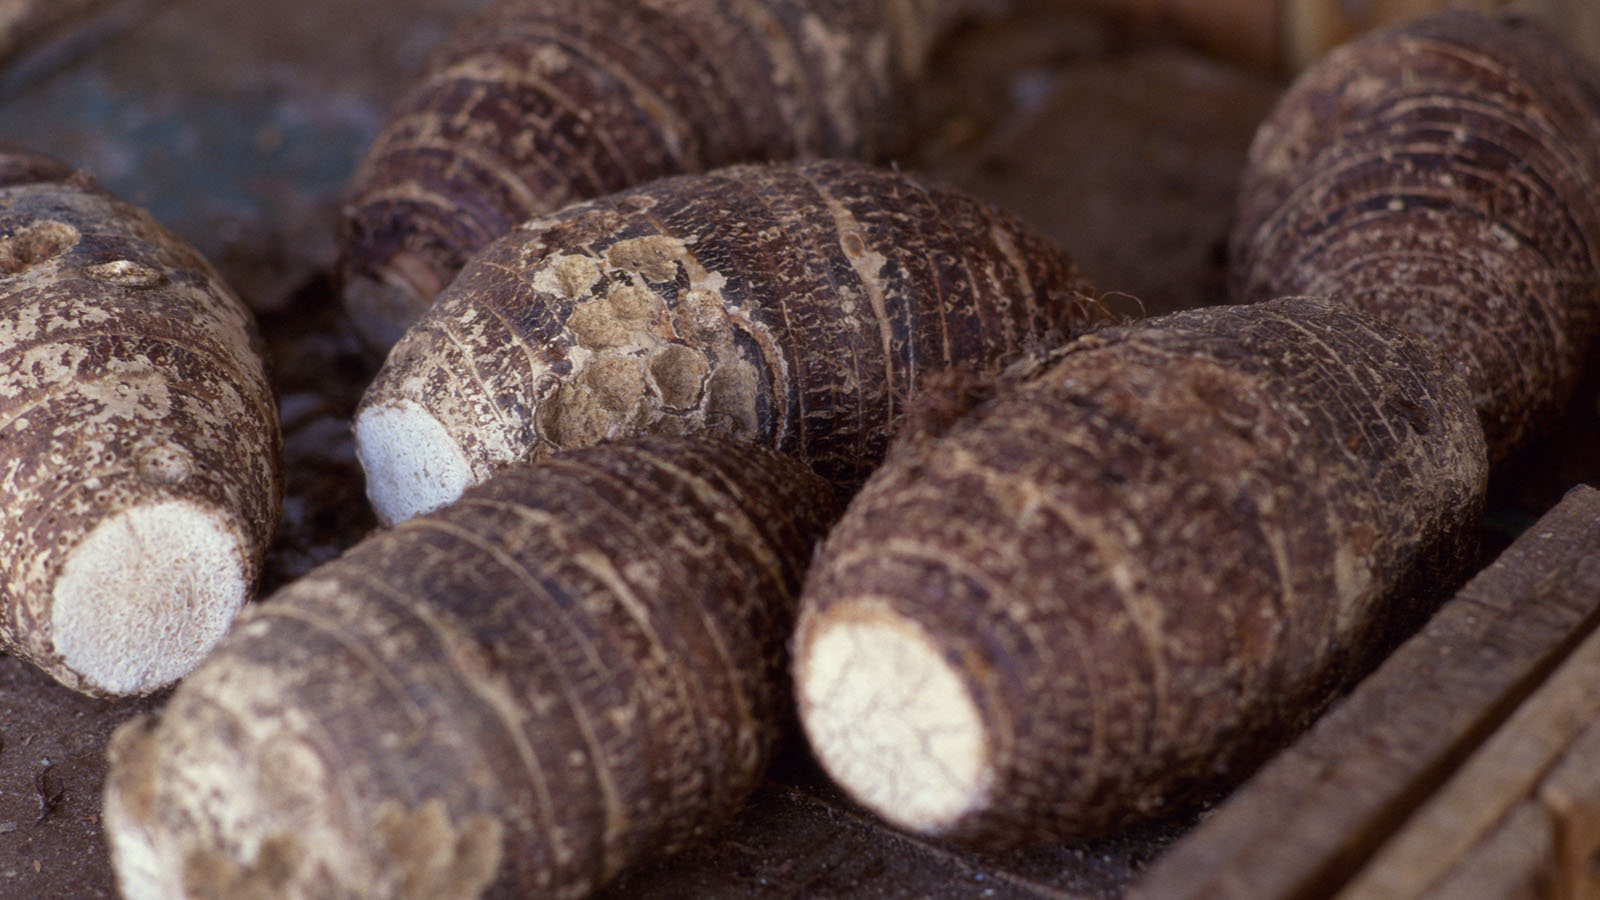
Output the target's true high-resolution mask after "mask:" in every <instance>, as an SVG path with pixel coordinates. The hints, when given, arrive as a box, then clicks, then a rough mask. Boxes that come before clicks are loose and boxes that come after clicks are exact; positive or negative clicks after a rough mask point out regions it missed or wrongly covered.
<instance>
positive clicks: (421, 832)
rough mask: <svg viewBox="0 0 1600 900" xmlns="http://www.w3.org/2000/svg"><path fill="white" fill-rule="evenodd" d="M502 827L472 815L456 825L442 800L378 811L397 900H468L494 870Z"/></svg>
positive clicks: (497, 867)
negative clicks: (413, 806)
mask: <svg viewBox="0 0 1600 900" xmlns="http://www.w3.org/2000/svg"><path fill="white" fill-rule="evenodd" d="M503 831H504V828H503V826H502V825H501V824H500V822H499V821H498V820H496V819H495V818H494V817H492V816H489V815H486V814H484V813H474V814H472V815H469V816H467V817H465V818H464V819H463V820H462V822H461V824H460V825H459V827H458V826H456V825H454V824H452V823H451V821H450V812H449V810H448V809H446V808H445V804H444V801H443V800H440V799H438V798H435V799H433V800H429V801H428V802H427V803H424V804H423V805H422V806H420V807H418V808H416V809H414V810H412V811H411V812H409V813H408V812H405V811H404V810H402V809H401V808H400V806H399V805H398V804H396V803H393V802H390V803H386V804H384V807H383V809H382V810H381V811H380V812H379V814H378V834H379V836H380V838H381V839H382V841H383V846H384V849H385V850H386V851H387V852H388V855H389V857H390V859H391V861H392V869H391V871H392V872H394V873H395V874H396V877H397V878H398V881H399V883H398V884H397V885H395V887H396V888H397V890H396V891H395V893H394V896H396V897H398V898H400V900H474V898H476V897H478V896H479V895H480V894H482V893H483V891H484V889H485V888H487V887H488V886H489V884H490V883H491V882H493V881H494V877H495V874H496V873H497V872H498V871H499V870H500V861H501V857H502V851H501V846H500V845H501V835H502V833H503Z"/></svg>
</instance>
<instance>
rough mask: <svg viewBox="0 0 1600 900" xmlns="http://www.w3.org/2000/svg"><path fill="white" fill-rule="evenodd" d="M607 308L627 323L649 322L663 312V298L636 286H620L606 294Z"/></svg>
mask: <svg viewBox="0 0 1600 900" xmlns="http://www.w3.org/2000/svg"><path fill="white" fill-rule="evenodd" d="M605 303H606V307H607V308H608V309H609V310H610V311H611V314H612V315H613V316H616V317H617V318H618V319H621V320H623V321H626V322H641V321H649V320H651V319H654V318H655V317H656V313H658V312H659V311H660V310H661V306H662V303H661V298H660V297H659V296H657V295H656V293H655V292H654V291H651V290H649V289H647V288H643V287H640V286H639V285H636V284H619V285H616V286H614V287H613V288H611V290H609V291H607V292H606V297H605Z"/></svg>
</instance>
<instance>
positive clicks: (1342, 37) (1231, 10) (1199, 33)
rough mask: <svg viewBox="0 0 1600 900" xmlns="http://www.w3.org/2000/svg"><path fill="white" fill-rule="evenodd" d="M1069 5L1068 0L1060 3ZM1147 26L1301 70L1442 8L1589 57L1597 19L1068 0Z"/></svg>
mask: <svg viewBox="0 0 1600 900" xmlns="http://www.w3.org/2000/svg"><path fill="white" fill-rule="evenodd" d="M1062 2H1067V0H1062ZM1073 2H1087V3H1088V5H1090V6H1094V7H1096V8H1099V9H1103V10H1105V11H1106V12H1109V13H1111V14H1113V15H1116V16H1117V17H1119V18H1121V19H1124V20H1127V21H1130V22H1131V23H1132V24H1134V25H1136V26H1140V27H1144V28H1155V29H1159V30H1163V31H1169V32H1172V33H1175V34H1178V35H1180V36H1182V37H1184V38H1185V39H1187V40H1189V41H1192V42H1194V43H1196V44H1199V45H1201V46H1203V47H1205V48H1206V49H1208V50H1211V51H1213V52H1216V53H1219V54H1221V55H1223V56H1226V57H1228V58H1229V59H1233V60H1237V61H1240V62H1246V63H1250V64H1252V65H1256V66H1261V67H1264V68H1270V69H1277V70H1281V71H1286V72H1299V71H1301V70H1302V69H1304V68H1306V67H1307V66H1309V65H1311V64H1313V63H1315V62H1316V61H1317V60H1319V59H1321V58H1322V56H1323V55H1324V54H1326V53H1327V52H1328V51H1329V50H1331V49H1333V48H1334V47H1337V46H1338V45H1340V44H1342V43H1344V42H1346V41H1348V40H1350V39H1352V38H1354V37H1356V36H1357V35H1359V34H1361V33H1363V32H1366V31H1369V30H1371V29H1373V28H1379V27H1382V26H1385V25H1392V24H1395V23H1397V22H1403V21H1406V20H1407V19H1413V18H1417V17H1420V16H1425V15H1428V14H1430V13H1436V12H1439V11H1440V10H1444V9H1452V8H1453V9H1473V10H1477V11H1478V12H1481V13H1494V12H1498V11H1502V10H1506V11H1511V12H1514V13H1515V14H1517V15H1521V16H1528V17H1530V18H1533V19H1535V20H1537V21H1540V22H1542V23H1544V24H1545V25H1546V26H1547V27H1549V28H1551V29H1552V30H1553V31H1555V32H1557V33H1559V34H1561V36H1562V38H1563V40H1564V41H1565V42H1566V43H1567V44H1568V45H1569V46H1572V47H1573V48H1575V49H1578V50H1580V51H1581V52H1584V53H1586V54H1588V55H1589V56H1590V57H1591V58H1593V57H1596V56H1600V16H1596V15H1595V13H1594V7H1593V5H1592V4H1591V3H1590V0H1361V2H1351V0H1073Z"/></svg>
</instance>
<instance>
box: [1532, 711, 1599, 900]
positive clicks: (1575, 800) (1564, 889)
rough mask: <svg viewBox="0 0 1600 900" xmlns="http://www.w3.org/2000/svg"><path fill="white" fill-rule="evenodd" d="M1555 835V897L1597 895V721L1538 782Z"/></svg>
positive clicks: (1539, 797) (1542, 802) (1540, 801)
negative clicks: (1540, 782)
mask: <svg viewBox="0 0 1600 900" xmlns="http://www.w3.org/2000/svg"><path fill="white" fill-rule="evenodd" d="M1538 802H1539V803H1540V804H1541V805H1542V806H1543V807H1544V809H1545V810H1546V811H1547V812H1548V813H1549V815H1550V817H1551V819H1552V821H1553V824H1554V837H1555V842H1556V846H1555V850H1556V860H1555V874H1556V879H1555V880H1556V890H1555V896H1559V897H1600V867H1597V866H1596V862H1597V860H1600V722H1595V723H1593V724H1591V725H1590V726H1589V727H1588V729H1587V730H1586V731H1585V732H1584V734H1583V736H1581V737H1579V738H1578V740H1577V741H1575V742H1574V743H1573V746H1572V749H1571V750H1570V751H1568V753H1567V755H1566V757H1565V758H1564V759H1562V760H1561V762H1560V763H1559V764H1557V765H1556V766H1555V768H1554V769H1552V770H1551V773H1550V775H1549V776H1548V777H1546V778H1545V780H1544V782H1543V783H1542V784H1540V786H1539V791H1538Z"/></svg>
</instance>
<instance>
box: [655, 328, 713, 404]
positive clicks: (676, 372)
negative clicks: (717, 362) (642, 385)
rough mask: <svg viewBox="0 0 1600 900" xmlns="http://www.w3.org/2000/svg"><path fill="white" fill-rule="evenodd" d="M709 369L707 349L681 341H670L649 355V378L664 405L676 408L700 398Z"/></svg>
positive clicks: (694, 402)
mask: <svg viewBox="0 0 1600 900" xmlns="http://www.w3.org/2000/svg"><path fill="white" fill-rule="evenodd" d="M710 370H711V366H710V363H709V362H707V360H706V355H705V354H704V353H701V352H700V351H699V350H696V349H694V348H693V347H685V346H684V345H682V344H667V345H666V346H664V347H662V348H661V350H660V352H658V353H657V354H656V355H655V356H653V357H651V358H650V378H651V380H652V381H654V382H655V385H656V393H657V394H659V395H660V397H661V403H662V405H663V406H670V407H674V408H676V409H688V408H690V407H692V406H694V405H695V404H697V403H699V402H700V395H701V389H702V386H703V385H704V384H705V380H706V374H707V373H708V372H710Z"/></svg>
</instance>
